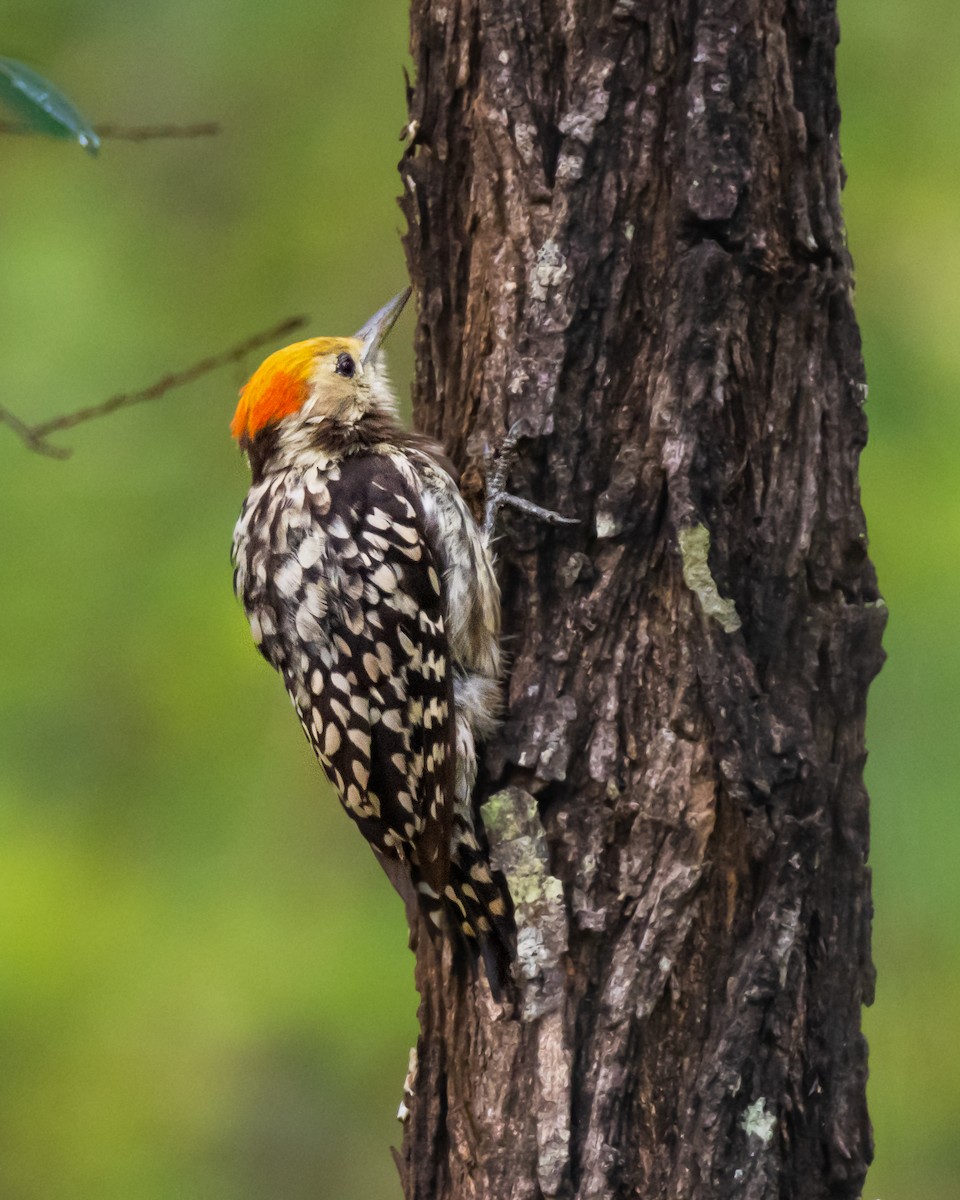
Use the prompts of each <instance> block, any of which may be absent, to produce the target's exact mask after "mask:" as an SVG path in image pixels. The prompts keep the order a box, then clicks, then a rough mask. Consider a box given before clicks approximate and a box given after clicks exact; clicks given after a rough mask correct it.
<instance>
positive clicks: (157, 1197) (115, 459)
mask: <svg viewBox="0 0 960 1200" xmlns="http://www.w3.org/2000/svg"><path fill="white" fill-rule="evenodd" d="M405 9H406V6H405V4H404V3H403V2H402V0H391V2H390V3H387V2H385V0H379V2H377V0H352V2H350V3H345V2H343V0H312V2H311V0H296V2H293V0H283V2H280V3H274V4H272V5H270V6H261V5H255V4H253V3H251V2H245V3H235V4H227V3H222V2H219V3H218V2H217V0H140V2H139V3H136V4H130V3H121V2H120V0H100V2H96V0H88V2H87V3H84V4H79V3H76V0H59V2H58V0H32V2H31V3H26V0H21V2H20V3H19V4H15V3H10V4H7V6H6V10H5V11H6V20H5V22H4V31H5V32H4V37H3V42H2V45H0V53H3V54H6V55H10V56H12V57H15V58H20V59H23V60H25V61H26V62H27V63H29V64H30V65H32V66H33V67H35V68H36V69H38V70H39V71H41V72H42V73H44V74H46V75H48V76H49V77H50V78H52V79H53V80H55V81H56V82H57V83H58V84H59V85H60V86H62V87H63V88H64V90H65V91H66V92H67V93H68V94H69V95H70V96H71V97H72V98H73V99H74V100H75V101H76V103H77V104H78V106H79V107H80V108H81V109H82V110H83V111H84V112H85V113H86V114H87V115H88V116H89V117H90V119H91V120H93V121H94V122H117V123H120V122H122V123H127V124H136V123H151V122H154V123H155V122H168V121H180V122H185V123H192V122H196V121H202V120H217V121H220V122H222V124H223V126H224V132H223V134H222V135H221V136H220V137H219V138H217V139H214V140H210V139H206V140H199V141H191V142H186V141H171V142H158V143H148V144H144V145H128V144H124V143H118V142H108V143H107V144H106V145H105V147H104V149H103V151H102V153H101V156H100V158H99V160H97V161H94V160H93V159H91V158H89V157H88V156H87V155H85V154H84V153H83V152H81V151H80V150H79V149H78V148H76V147H75V146H72V145H69V144H67V143H62V142H57V141H53V140H42V139H27V138H17V137H7V138H4V139H3V142H2V147H3V152H4V158H5V162H6V169H5V172H4V177H5V184H4V196H3V208H4V219H3V222H2V228H0V261H2V263H3V268H4V272H3V273H4V280H3V287H2V289H0V330H2V346H3V349H2V355H0V402H2V403H4V404H5V405H8V406H9V407H11V408H13V409H14V410H15V411H17V412H19V413H20V414H22V415H24V416H25V417H27V418H28V419H33V420H36V419H40V418H42V417H46V416H51V415H54V414H56V413H59V412H62V411H64V410H68V409H72V408H75V407H80V406H82V405H86V404H91V403H95V402H97V401H99V400H101V399H103V398H105V397H106V396H108V395H110V394H112V393H113V392H116V391H120V390H127V389H132V388H136V387H139V386H143V385H146V384H148V383H151V382H152V381H153V380H154V379H156V378H157V377H158V376H160V375H162V374H163V373H165V372H167V371H168V370H171V369H175V368H178V367H181V366H185V365H187V364H189V363H191V362H193V361H194V360H195V359H197V358H200V357H203V356H204V355H206V354H209V353H212V352H215V351H217V350H220V349H224V348H226V347H228V346H230V345H232V344H233V343H235V342H237V341H239V340H241V339H242V338H244V337H245V336H247V335H248V334H251V333H254V332H256V331H258V330H260V329H263V328H267V327H269V326H270V325H272V324H273V323H274V322H276V321H278V320H280V319H281V318H283V317H285V316H288V315H292V314H295V313H300V312H304V313H309V314H310V315H311V317H312V324H311V330H313V331H317V332H347V331H349V330H351V329H352V328H354V327H356V326H358V325H359V324H360V323H361V322H362V321H363V320H364V319H365V318H366V317H367V316H368V315H369V314H370V313H371V312H372V311H373V310H374V309H375V308H377V307H378V306H379V305H380V304H381V303H383V301H384V300H386V299H387V298H388V297H389V296H391V295H392V294H393V293H394V292H395V291H397V290H398V289H399V288H400V287H401V286H402V284H403V282H404V278H405V274H404V264H403V255H402V251H401V246H400V237H399V230H400V225H401V221H400V216H399V212H398V209H397V208H396V205H395V199H394V198H395V195H396V193H397V191H398V177H397V175H396V173H395V164H396V161H397V158H398V156H399V153H400V144H399V141H398V133H399V131H400V129H401V126H402V124H403V122H404V116H405V113H404V100H403V81H402V74H401V68H402V66H403V64H404V63H405V62H406V49H407V15H406V11H405ZM841 16H842V19H843V22H844V25H843V31H844V40H843V44H842V46H841V55H840V87H841V99H842V103H843V108H844V123H843V148H844V155H845V160H846V165H847V168H848V171H849V174H850V182H849V185H848V187H847V193H846V212H847V220H848V225H849V230H850V241H851V244H852V248H853V251H854V255H855V259H856V264H857V277H858V309H859V315H860V319H861V322H862V326H863V334H864V343H865V354H866V359H867V366H868V373H869V378H870V404H869V411H870V419H871V441H870V445H869V447H868V450H867V452H866V454H865V456H864V459H863V490H864V502H865V506H866V509H867V515H868V519H869V523H870V532H871V539H872V548H873V555H874V558H875V561H876V563H877V567H878V570H879V573H880V579H881V585H882V588H883V591H884V593H885V595H886V597H887V600H888V603H889V605H890V608H891V611H892V618H891V622H890V626H889V630H888V634H887V639H886V645H887V649H888V651H889V653H890V661H889V663H888V665H887V667H886V668H885V670H884V672H883V673H882V675H881V676H880V678H879V680H878V681H877V683H876V684H875V685H874V688H873V691H872V693H871V703H870V730H869V733H870V746H871V758H870V764H869V782H870V786H871V789H872V793H873V799H874V809H873V814H874V815H873V830H874V834H873V865H874V868H875V895H876V907H877V919H876V927H875V957H876V963H877V968H878V972H879V984H878V992H877V1003H876V1006H875V1007H874V1009H873V1010H871V1011H869V1012H868V1013H867V1014H866V1028H867V1033H868V1036H869V1039H870V1043H871V1065H872V1070H871V1082H870V1098H871V1108H872V1114H873V1119H874V1123H875V1128H876V1137H877V1160H876V1165H875V1167H874V1168H873V1172H872V1174H871V1177H870V1180H869V1182H868V1186H867V1190H866V1193H865V1195H866V1196H868V1197H870V1198H873V1197H877V1196H879V1197H881V1198H882V1200H899V1198H904V1200H907V1198H909V1200H913V1198H914V1197H919V1196H923V1197H925V1200H946V1198H947V1197H954V1196H956V1195H957V1191H958V1182H957V1181H958V1175H960V1135H958V1132H957V1126H958V1118H960V1062H958V1060H960V1045H958V1020H957V1012H958V1001H957V996H958V995H960V923H958V921H957V908H958V905H957V900H958V895H960V869H958V866H957V864H958V861H960V845H958V841H960V839H958V833H957V828H958V822H957V815H956V807H957V806H956V800H957V795H956V793H957V783H956V780H957V778H958V775H960V769H958V767H960V764H958V761H957V760H958V754H957V745H958V740H960V739H958V735H957V730H956V726H957V701H956V682H957V678H958V668H960V648H958V639H957V637H956V636H955V635H954V634H953V633H952V632H951V630H952V629H953V626H954V619H955V614H956V611H957V600H956V588H957V582H958V572H957V567H956V563H957V560H958V555H960V496H958V491H957V487H956V483H955V480H956V473H957V471H956V466H955V461H956V456H957V450H956V446H957V439H958V435H960V405H958V404H957V403H956V399H955V397H956V393H957V388H958V382H960V338H958V337H957V334H956V330H957V327H958V318H960V313H958V307H960V294H958V290H957V287H956V285H955V282H954V281H955V279H956V278H957V277H958V274H960V269H958V268H960V264H958V262H957V258H958V251H960V224H958V221H957V217H956V212H957V200H956V197H957V194H958V191H960V178H958V175H960V167H958V160H957V153H956V150H957V137H956V132H955V131H956V129H957V125H958V115H960V114H958V109H960V75H958V73H957V71H956V66H955V61H956V60H955V47H956V46H957V44H958V39H960V10H958V9H956V8H955V7H954V6H953V5H949V4H947V3H945V2H944V0H921V2H920V3H914V4H908V3H907V2H906V0H875V2H874V3H873V4H871V5H862V4H861V5H859V6H858V5H854V4H850V3H845V4H844V5H843V8H842V12H841ZM409 341H410V317H409V316H407V317H406V318H405V322H404V324H403V325H402V326H401V328H400V329H399V331H398V333H397V335H395V337H394V343H393V366H394V371H395V375H396V377H397V381H398V384H399V386H400V391H401V394H402V395H404V394H406V392H407V389H408V381H409V377H410V371H411V357H410V351H409V345H408V344H409ZM260 357H261V355H253V356H252V357H251V359H250V360H248V361H247V362H246V363H245V364H242V365H238V366H237V367H236V368H235V369H233V370H230V369H226V370H222V371H220V372H219V373H218V374H216V375H213V376H209V377H207V378H206V379H204V380H203V381H202V382H200V383H197V384H195V385H193V386H192V387H189V388H187V389H184V390H183V391H180V392H177V393H174V394H171V395H169V396H167V397H166V398H165V399H163V400H162V401H159V402H157V403H154V404H151V405H146V406H144V407H141V408H139V409H136V410H131V411H127V412H123V413H120V414H117V415H115V416H113V417H111V418H110V419H108V420H105V421H102V422H97V423H95V424H90V425H87V426H85V427H83V428H81V429H78V430H76V431H74V432H72V433H70V434H69V435H65V436H61V438H60V439H59V440H60V442H61V443H63V444H67V445H70V446H72V447H73V449H74V455H73V457H72V458H71V459H70V460H69V461H67V462H54V461H51V460H48V459H44V458H40V457H38V456H36V455H33V454H31V453H29V452H28V451H26V450H25V449H24V448H23V446H22V445H21V444H20V443H19V442H18V441H17V440H16V439H15V438H14V437H13V436H12V435H11V434H10V433H9V431H7V430H4V429H3V428H2V427H0V472H2V480H3V482H2V489H0V496H2V507H0V562H2V570H3V579H4V588H3V595H4V604H3V610H2V619H0V1198H2V1200H8V1198H9V1200H41V1198H42V1200H51V1198H53V1197H57V1200H73V1198H82V1200H112V1198H115V1197H116V1198H120V1197H122V1198H124V1200H126V1198H134V1200H170V1198H171V1197H178V1198H181V1197H198V1198H199V1197H203V1200H217V1198H220V1197H223V1198H227V1197H229V1198H231V1200H243V1198H250V1200H263V1197H266V1196H270V1197H282V1198H283V1200H298V1198H300V1197H303V1198H304V1200H306V1198H307V1197H311V1198H313V1197H317V1196H330V1197H337V1198H338V1200H355V1198H356V1200H359V1198H361V1197H362V1198H364V1200H366V1198H372V1197H393V1198H396V1197H399V1185H398V1183H397V1180H396V1177H395V1172H394V1168H393V1165H392V1163H391V1161H390V1157H389V1154H388V1151H387V1146H388V1145H389V1144H390V1143H391V1142H398V1141H399V1139H400V1129H399V1127H398V1126H397V1125H396V1123H395V1120H394V1114H395V1111H396V1107H397V1104H398V1102H399V1099H400V1094H401V1084H402V1081H403V1076H404V1072H405V1069H406V1061H407V1051H408V1047H409V1046H410V1045H411V1044H412V1040H413V1039H414V1037H415V1032H416V1027H415V1008H416V997H415V993H414V991H413V986H412V959H411V957H410V955H409V954H408V952H407V950H406V948H405V932H404V924H403V915H402V911H401V906H400V904H399V903H398V902H397V901H396V900H395V899H394V898H393V895H392V893H391V892H390V890H389V887H388V885H387V884H386V881H385V880H384V879H383V878H382V877H381V876H380V873H379V871H378V869H377V868H376V866H375V864H374V862H373V859H372V856H371V855H370V853H369V851H368V850H367V849H366V847H365V846H364V845H363V844H362V842H361V839H360V838H358V837H357V836H356V834H355V832H354V830H353V828H352V827H351V826H349V823H348V822H347V821H345V820H344V819H343V817H342V814H341V813H340V811H339V809H338V808H337V806H336V805H335V804H334V803H332V802H331V801H330V799H329V797H328V796H327V795H326V794H324V795H320V796H319V797H318V793H320V792H321V790H322V789H321V788H320V786H319V777H318V772H317V769H316V767H315V764H314V763H313V761H312V759H311V757H310V755H309V752H308V750H307V746H306V743H305V741H304V739H303V738H302V737H301V736H300V733H299V730H298V729H297V727H296V722H295V721H294V720H293V718H292V715H291V713H290V711H289V707H288V705H287V704H286V703H285V702H284V700H283V697H282V694H281V693H280V689H279V685H278V683H277V680H276V679H275V678H274V676H273V675H272V673H271V672H270V671H269V670H268V669H267V667H266V666H265V665H264V664H263V663H262V662H260V661H259V659H258V658H257V657H256V656H255V654H254V652H253V650H252V647H251V645H250V640H249V634H248V632H247V629H246V626H245V623H244V621H243V618H242V616H241V614H240V612H239V610H238V607H237V605H236V604H235V602H234V599H233V596H232V594H231V590H230V569H229V564H228V561H227V555H228V546H229V540H230V534H231V530H232V527H233V522H234V519H235V516H236V513H237V510H238V507H239V504H240V501H241V498H242V495H243V493H244V490H245V487H246V472H245V468H244V467H243V465H242V463H241V462H240V460H239V458H238V456H237V454H236V452H235V450H234V448H233V447H232V445H231V444H230V441H229V438H228V436H227V424H228V421H229V418H230V415H231V413H232V409H233V404H234V397H235V393H236V389H237V387H238V385H239V384H240V383H241V382H242V380H243V378H244V377H245V374H246V373H249V371H251V370H252V369H253V367H254V366H256V363H257V361H259V358H260Z"/></svg>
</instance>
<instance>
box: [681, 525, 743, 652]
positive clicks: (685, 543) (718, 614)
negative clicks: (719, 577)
mask: <svg viewBox="0 0 960 1200" xmlns="http://www.w3.org/2000/svg"><path fill="white" fill-rule="evenodd" d="M679 541H680V557H681V558H682V560H683V582H684V583H685V584H686V585H687V587H688V588H689V589H690V590H691V592H694V593H695V594H696V596H697V598H698V599H699V601H700V604H701V607H702V608H703V611H704V612H705V613H706V615H707V616H708V617H713V618H714V620H716V621H717V622H718V623H719V625H720V627H721V629H723V631H724V633H736V631H737V630H738V629H739V628H740V624H741V622H740V618H739V617H738V616H737V607H736V605H735V604H734V602H733V601H732V600H728V599H726V598H725V597H723V596H721V595H720V592H719V590H718V588H717V584H716V581H715V580H714V578H713V575H712V574H711V571H710V564H709V562H708V561H707V560H708V556H709V554H710V531H709V529H707V527H706V526H705V525H688V526H687V527H686V528H685V529H681V530H680V535H679Z"/></svg>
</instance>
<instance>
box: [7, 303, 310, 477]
mask: <svg viewBox="0 0 960 1200" xmlns="http://www.w3.org/2000/svg"><path fill="white" fill-rule="evenodd" d="M306 320H307V318H306V317H288V318H287V320H286V321H281V322H280V324H279V325H275V326H274V327H273V328H272V329H268V330H266V331H265V332H263V333H257V334H254V335H253V337H249V338H247V339H246V341H244V342H240V343H239V344H238V345H236V346H232V347H231V348H230V349H229V350H224V351H223V352H222V353H221V354H214V355H211V356H210V357H209V358H202V359H200V361H199V362H195V363H194V364H193V365H192V366H190V367H186V368H185V369H184V370H183V371H174V372H171V373H170V374H169V375H164V376H163V378H162V379H158V380H157V382H156V383H153V384H151V385H150V386H149V387H146V388H142V389H141V390H140V391H138V392H121V393H119V394H118V395H116V396H111V397H110V399H109V400H104V401H103V403H102V404H94V405H91V406H90V407H89V408H80V409H77V410H76V411H75V412H70V413H64V414H63V415H62V416H59V417H52V418H51V419H50V420H48V421H40V422H38V423H37V424H36V425H28V424H27V423H26V422H25V421H22V420H21V419H20V418H19V417H18V416H16V414H14V413H12V412H10V410H9V409H7V408H4V407H2V406H0V423H3V424H6V425H7V426H9V428H10V429H12V430H13V432H14V433H15V434H16V435H17V436H18V437H19V438H20V439H21V441H22V442H23V443H24V445H25V446H28V447H29V448H30V449H31V450H35V451H36V452H37V453H38V454H48V455H50V456H51V457H52V458H67V457H68V456H69V454H70V451H69V450H65V449H62V448H60V447H59V446H51V445H50V444H49V443H48V442H47V440H46V439H47V437H48V436H49V435H50V434H51V433H57V432H59V431H60V430H62V429H73V428H74V426H76V425H81V424H83V422H84V421H92V420H94V419H95V418H96V417H105V416H107V415H108V414H109V413H112V412H116V411H117V409H119V408H129V407H131V405H134V404H142V403H144V402H145V401H147V400H156V399H157V398H158V397H160V396H164V395H166V393H167V392H170V391H172V390H173V389H174V388H179V387H184V386H185V385H186V384H188V383H193V382H194V380H196V379H199V378H200V377H201V376H202V375H207V374H209V373H210V372H211V371H215V370H217V368H218V367H226V366H229V365H230V364H231V363H236V362H239V361H240V360H241V359H242V358H244V357H245V356H246V355H247V354H249V353H250V351H251V350H257V349H259V347H260V346H263V345H265V344H266V343H268V342H273V341H276V340H277V339H278V338H281V337H285V336H286V335H287V334H289V333H292V332H293V330H295V329H299V328H301V326H303V325H305V324H306Z"/></svg>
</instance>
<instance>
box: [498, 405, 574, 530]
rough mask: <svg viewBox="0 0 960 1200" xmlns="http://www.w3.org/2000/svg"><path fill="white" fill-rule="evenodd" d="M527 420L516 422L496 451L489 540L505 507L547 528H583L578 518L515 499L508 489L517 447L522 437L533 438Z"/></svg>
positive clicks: (517, 497)
mask: <svg viewBox="0 0 960 1200" xmlns="http://www.w3.org/2000/svg"><path fill="white" fill-rule="evenodd" d="M530 436H531V435H530V434H529V432H528V431H527V424H526V422H525V421H514V423H513V424H512V425H511V426H510V429H509V430H508V432H507V435H506V437H505V438H504V439H503V441H502V442H501V443H500V445H499V447H498V448H497V451H496V458H497V461H496V465H495V466H494V468H493V470H492V471H491V472H490V474H489V476H488V477H487V504H486V510H485V513H484V522H483V533H484V537H485V538H486V539H487V541H488V542H489V540H490V539H491V538H492V537H493V531H494V527H495V526H496V523H497V516H498V514H499V512H500V509H501V508H512V509H515V510H516V511H517V512H522V513H526V514H527V516H530V517H535V518H536V519H537V520H538V521H543V522H544V523H545V524H547V525H579V524H580V522H579V521H578V520H577V518H576V517H565V516H563V515H562V514H561V513H558V512H554V511H553V510H552V509H549V508H543V507H541V506H540V505H539V504H534V503H533V501H532V500H524V499H523V497H522V496H514V495H513V493H512V492H508V491H507V488H506V484H507V478H508V477H509V475H510V471H511V469H512V467H513V464H514V462H515V461H516V457H517V445H518V443H519V442H520V439H521V438H524V437H530Z"/></svg>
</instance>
